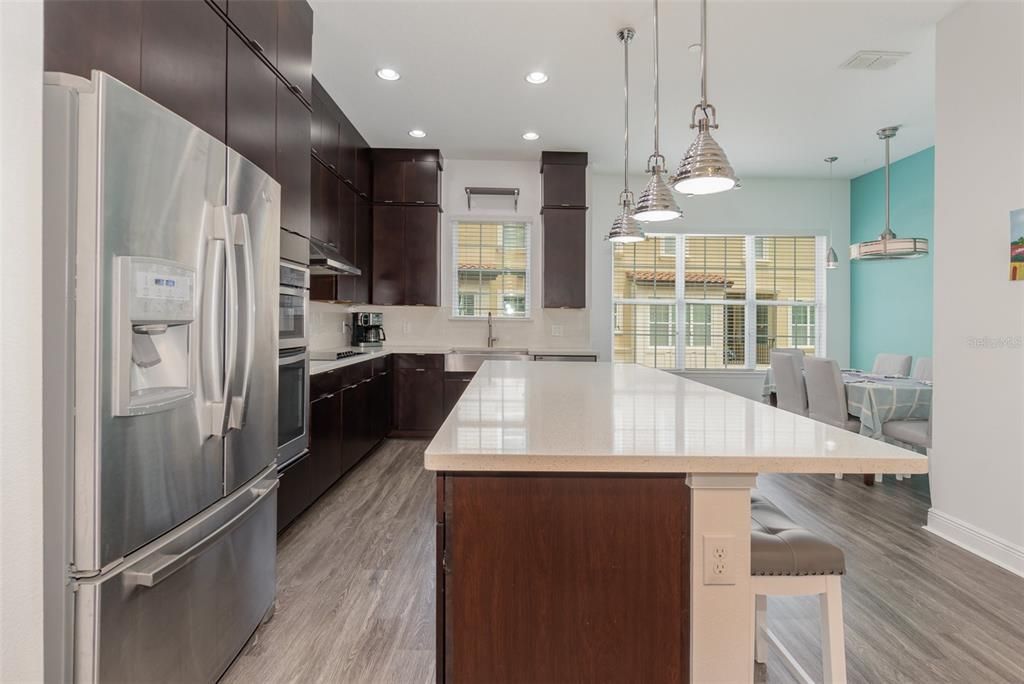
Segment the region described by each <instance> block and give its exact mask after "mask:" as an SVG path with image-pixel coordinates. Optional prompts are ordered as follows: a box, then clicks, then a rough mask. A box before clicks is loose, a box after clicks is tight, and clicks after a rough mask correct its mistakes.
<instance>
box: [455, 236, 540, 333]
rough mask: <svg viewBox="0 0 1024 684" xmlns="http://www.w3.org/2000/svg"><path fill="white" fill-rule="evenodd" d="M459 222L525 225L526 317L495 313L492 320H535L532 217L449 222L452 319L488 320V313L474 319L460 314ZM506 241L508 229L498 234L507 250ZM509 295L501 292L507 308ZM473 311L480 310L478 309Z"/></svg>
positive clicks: (475, 316)
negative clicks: (506, 300) (505, 299)
mask: <svg viewBox="0 0 1024 684" xmlns="http://www.w3.org/2000/svg"><path fill="white" fill-rule="evenodd" d="M460 223H493V224H501V225H502V226H504V224H509V223H516V224H521V225H523V226H524V237H525V240H526V277H525V281H526V294H525V298H526V302H525V307H526V310H525V315H523V316H505V315H504V312H503V310H502V313H495V314H493V317H494V318H495V319H496V320H500V321H530V320H531V319H532V317H533V308H532V307H533V286H534V282H533V249H534V245H533V226H534V221H533V220H531V219H530V218H527V217H523V216H454V217H452V218H451V219H450V220H449V222H448V236H447V238H448V241H449V245H448V258H449V261H450V263H449V264H448V267H447V280H448V283H449V292H448V300H449V305H450V306H451V315H450V316H449V318H450V320H453V321H478V320H483V319H486V318H487V314H486V313H484V314H475V315H473V316H464V315H461V314H459V239H458V227H459V224H460ZM504 242H505V230H504V227H502V229H501V230H500V231H498V246H499V247H504ZM505 294H506V293H502V297H501V301H502V304H503V309H504V297H505ZM474 309H476V310H479V307H478V306H475V307H474Z"/></svg>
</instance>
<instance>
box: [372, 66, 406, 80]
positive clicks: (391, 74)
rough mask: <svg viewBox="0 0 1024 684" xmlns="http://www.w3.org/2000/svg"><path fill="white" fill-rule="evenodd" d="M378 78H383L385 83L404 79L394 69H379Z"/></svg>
mask: <svg viewBox="0 0 1024 684" xmlns="http://www.w3.org/2000/svg"><path fill="white" fill-rule="evenodd" d="M377 78H382V79H384V80H385V81H397V80H398V79H400V78H402V75H401V74H400V73H398V72H397V71H395V70H394V69H390V68H388V67H384V68H383V69H377Z"/></svg>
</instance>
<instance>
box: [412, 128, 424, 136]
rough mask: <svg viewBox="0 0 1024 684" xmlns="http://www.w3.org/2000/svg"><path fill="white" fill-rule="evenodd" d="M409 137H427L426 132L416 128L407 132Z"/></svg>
mask: <svg viewBox="0 0 1024 684" xmlns="http://www.w3.org/2000/svg"><path fill="white" fill-rule="evenodd" d="M409 135H411V136H412V137H414V138H426V137H427V134H426V132H425V131H421V130H420V129H418V128H414V129H412V130H411V131H409Z"/></svg>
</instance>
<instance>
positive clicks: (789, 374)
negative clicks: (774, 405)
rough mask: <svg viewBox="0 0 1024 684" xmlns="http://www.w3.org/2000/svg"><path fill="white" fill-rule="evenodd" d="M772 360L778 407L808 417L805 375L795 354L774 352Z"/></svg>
mask: <svg viewBox="0 0 1024 684" xmlns="http://www.w3.org/2000/svg"><path fill="white" fill-rule="evenodd" d="M770 360H771V366H772V377H773V378H774V380H775V396H776V398H777V401H778V407H779V408H780V409H784V410H786V411H790V412H791V413H798V414H800V415H801V416H806V415H807V388H806V387H805V386H804V378H803V373H801V372H800V367H799V366H798V365H797V361H796V359H795V358H794V356H793V354H787V353H785V352H779V351H774V350H773V351H772V353H771V357H770Z"/></svg>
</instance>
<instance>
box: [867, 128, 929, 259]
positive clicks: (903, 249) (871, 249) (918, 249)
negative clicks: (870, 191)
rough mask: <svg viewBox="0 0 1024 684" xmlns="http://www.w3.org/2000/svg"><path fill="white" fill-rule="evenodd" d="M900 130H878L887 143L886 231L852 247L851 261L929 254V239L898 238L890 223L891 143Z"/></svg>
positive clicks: (880, 137)
mask: <svg viewBox="0 0 1024 684" xmlns="http://www.w3.org/2000/svg"><path fill="white" fill-rule="evenodd" d="M899 129H900V127H899V126H887V127H886V128H880V129H879V130H878V138H879V140H884V141H885V229H884V230H883V231H882V234H881V235H879V236H878V239H877V240H869V241H867V242H856V243H854V244H852V245H850V258H851V259H862V260H869V259H914V258H916V257H921V256H924V255H926V254H928V240H927V239H925V238H901V237H897V236H896V233H894V232H893V231H892V227H891V225H890V222H889V141H890V140H892V138H893V137H894V136H895V135H896V131H898V130H899Z"/></svg>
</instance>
